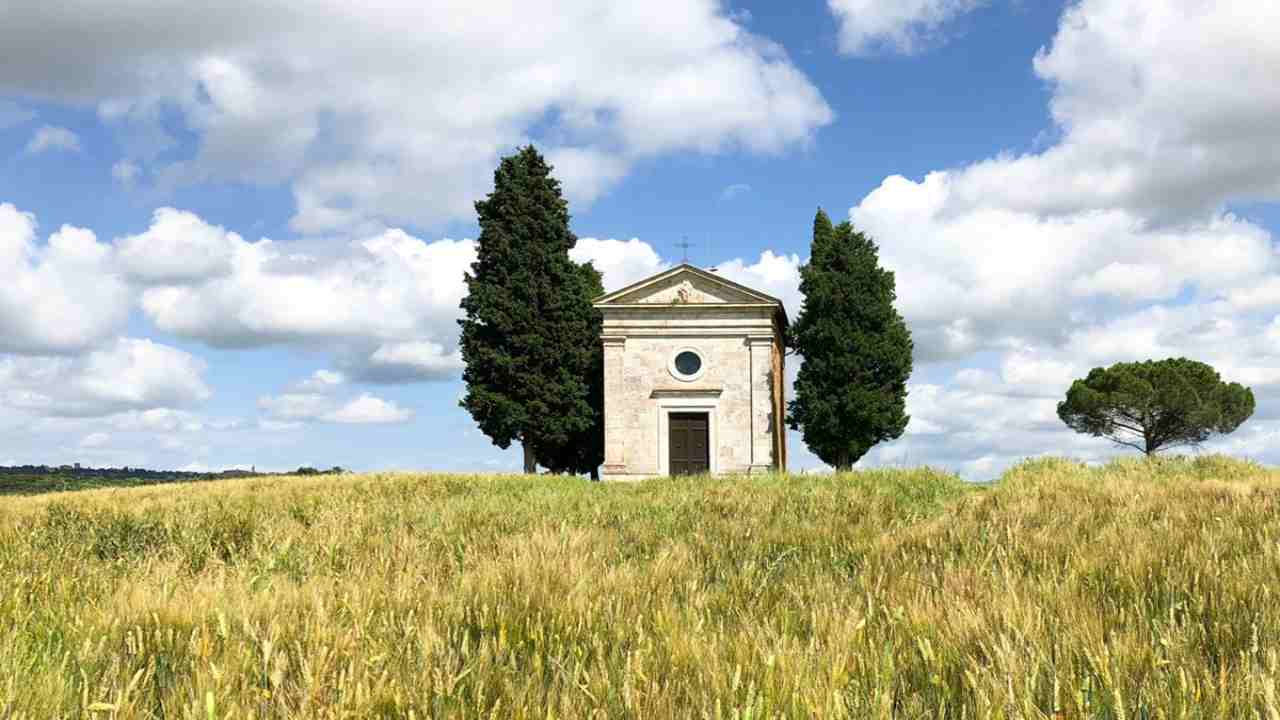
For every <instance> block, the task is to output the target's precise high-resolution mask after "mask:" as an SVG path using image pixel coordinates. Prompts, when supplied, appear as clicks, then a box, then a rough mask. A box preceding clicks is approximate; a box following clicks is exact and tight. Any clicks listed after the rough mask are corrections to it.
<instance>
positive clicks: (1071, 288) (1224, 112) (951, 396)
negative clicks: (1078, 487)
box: [850, 0, 1280, 475]
mask: <svg viewBox="0 0 1280 720" xmlns="http://www.w3.org/2000/svg"><path fill="white" fill-rule="evenodd" d="M1278 20H1280V7H1273V6H1272V5H1266V6H1265V8H1264V7H1263V6H1261V5H1259V6H1250V7H1249V9H1248V11H1247V12H1242V11H1241V8H1240V7H1239V6H1238V5H1236V4H1232V3H1196V2H1177V1H1175V0H1165V1H1163V2H1151V1H1149V0H1081V2H1078V3H1073V4H1071V5H1070V6H1069V7H1068V8H1067V9H1066V11H1065V12H1064V15H1063V17H1062V19H1061V22H1060V26H1059V29H1058V33H1057V36H1056V37H1055V38H1054V41H1053V44H1052V46H1051V47H1050V48H1048V49H1046V50H1043V51H1042V52H1041V53H1039V54H1038V56H1037V57H1036V60H1035V70H1036V72H1037V73H1038V74H1039V75H1040V76H1041V77H1042V78H1044V79H1045V80H1046V81H1048V82H1049V83H1050V87H1051V91H1052V100H1051V110H1052V113H1053V118H1054V121H1055V123H1056V124H1057V128H1056V129H1057V130H1058V133H1057V135H1058V136H1059V137H1060V140H1059V141H1058V142H1057V143H1056V144H1054V145H1052V146H1050V147H1048V148H1046V149H1043V150H1041V151H1038V152H1036V153H1030V154H1025V155H1020V156H1013V155H1007V154H1006V155H999V156H997V157H994V158H990V159H987V160H984V161H981V162H976V163H973V164H971V165H969V166H966V167H962V168H958V169H952V170H945V171H938V172H933V173H929V174H928V175H926V176H925V177H924V178H923V179H921V180H919V181H911V180H907V179H905V178H902V177H898V176H894V177H889V178H886V179H885V180H884V182H883V183H881V185H880V187H878V188H877V189H876V190H875V191H873V192H872V193H871V194H869V195H868V196H867V197H865V198H863V199H862V200H861V201H860V202H859V203H858V204H857V205H855V206H854V207H853V208H852V209H851V211H850V217H851V219H852V220H853V221H854V223H855V225H857V226H858V227H859V228H860V229H862V230H865V231H867V232H868V233H870V234H871V235H872V236H873V237H874V238H875V239H876V240H877V241H878V242H879V244H880V246H881V255H882V260H883V262H884V264H885V265H886V266H887V267H889V268H890V269H892V270H894V271H895V272H896V276H897V288H898V297H899V307H900V308H901V309H902V311H903V313H904V315H905V316H906V318H907V320H908V323H909V325H910V326H911V329H912V332H913V335H914V339H915V342H916V348H917V376H918V377H919V374H920V373H921V371H922V370H925V371H927V372H928V373H929V374H930V375H932V376H933V378H935V379H934V380H933V381H932V382H925V381H923V380H918V381H917V382H916V383H913V384H912V386H911V393H912V395H911V398H910V399H909V401H908V406H909V410H910V412H911V414H912V423H911V425H910V426H909V428H908V434H907V437H905V438H904V439H902V440H899V441H898V442H896V443H893V444H890V445H886V446H884V447H882V448H878V449H877V450H876V451H874V452H873V453H872V457H871V458H869V460H870V461H871V462H880V461H894V460H896V459H898V458H902V457H904V456H905V457H910V458H911V460H912V461H914V462H921V461H930V462H939V463H941V464H946V465H950V466H952V467H957V468H964V469H967V470H968V471H971V472H974V473H982V474H988V475H989V474H991V473H994V472H996V471H998V470H999V469H1001V468H1003V467H1004V466H1005V465H1007V464H1008V463H1010V462H1013V461H1014V460H1016V459H1018V458H1020V457H1023V456H1027V455H1036V454H1042V453H1055V454H1071V455H1076V456H1079V457H1084V458H1086V459H1097V458H1100V457H1104V456H1106V455H1109V454H1112V453H1114V452H1117V450H1115V449H1114V448H1112V447H1111V446H1110V445H1109V444H1108V443H1107V442H1106V441H1104V440H1099V439H1094V438H1088V437H1083V436H1079V435H1076V434H1074V433H1072V432H1070V431H1069V430H1068V429H1067V428H1066V427H1065V426H1064V425H1063V424H1062V423H1061V422H1060V421H1058V420H1057V418H1056V417H1055V415H1054V413H1053V408H1054V407H1055V403H1056V402H1057V401H1058V400H1060V399H1061V398H1062V397H1063V395H1064V394H1065V391H1066V388H1067V387H1068V385H1069V384H1070V381H1071V380H1072V379H1074V378H1076V377H1081V376H1083V375H1084V374H1086V373H1087V372H1088V370H1089V369H1090V368H1092V367H1096V366H1105V365H1110V364H1112V363H1115V362H1120V361H1133V360H1142V359H1147V358H1153V359H1159V358H1165V357H1175V356H1187V357H1192V358H1196V359H1199V360H1202V361H1205V362H1208V363H1210V364H1211V365H1213V366H1214V367H1215V368H1217V369H1218V370H1219V371H1220V372H1221V373H1222V375H1223V377H1224V378H1225V379H1227V380H1230V381H1238V382H1242V383H1245V384H1247V385H1251V386H1252V387H1253V390H1254V392H1255V395H1256V396H1257V398H1258V411H1257V414H1256V416H1255V418H1254V419H1253V420H1252V421H1250V423H1249V424H1248V425H1246V426H1245V427H1244V428H1242V429H1241V430H1240V431H1237V433H1236V434H1234V435H1232V436H1229V437H1228V438H1226V439H1223V440H1220V441H1216V442H1215V443H1211V444H1210V446H1209V447H1211V448H1225V449H1235V450H1237V451H1239V452H1244V453H1248V454H1251V455H1252V456H1254V457H1259V458H1261V459H1264V460H1268V461H1270V462H1278V461H1280V442H1277V441H1276V438H1277V437H1280V433H1277V431H1276V428H1277V427H1278V426H1280V423H1277V419H1278V418H1280V411H1278V410H1277V406H1280V370H1276V368H1280V342H1277V341H1276V338H1277V337H1280V331H1277V332H1275V333H1273V332H1272V330H1273V329H1274V328H1277V327H1280V324H1278V323H1280V319H1278V318H1280V254H1278V253H1277V245H1276V239H1275V238H1274V237H1273V235H1272V234H1271V233H1269V232H1267V231H1266V230H1265V229H1264V228H1262V227H1260V226H1258V225H1257V224H1254V223H1252V222H1249V221H1247V220H1244V219H1241V218H1239V217H1236V216H1234V215H1232V214H1231V213H1230V212H1227V211H1226V210H1225V209H1224V204H1225V203H1227V202H1231V201H1241V200H1263V201H1275V200H1280V180H1277V178H1280V149H1278V148H1280V125H1277V124H1276V123H1274V122H1273V121H1272V120H1271V119H1272V118H1274V117H1275V116H1276V115H1277V114H1278V113H1280V89H1278V88H1277V86H1276V85H1275V83H1273V82H1271V81H1270V79H1269V76H1268V75H1267V74H1266V73H1265V72H1263V71H1262V69H1263V68H1267V67H1271V66H1273V65H1276V64H1278V63H1280V46H1278V45H1276V44H1275V43H1274V42H1273V41H1272V38H1271V35H1272V33H1271V32H1270V31H1269V28H1270V27H1271V26H1272V25H1274V24H1275V23H1276V22H1277V21H1278ZM922 361H923V363H922ZM940 372H945V377H946V379H945V382H938V380H937V379H936V378H938V377H939V373H940Z"/></svg>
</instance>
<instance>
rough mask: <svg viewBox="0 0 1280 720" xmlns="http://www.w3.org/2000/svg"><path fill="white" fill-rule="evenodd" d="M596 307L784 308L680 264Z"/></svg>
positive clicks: (761, 295)
mask: <svg viewBox="0 0 1280 720" xmlns="http://www.w3.org/2000/svg"><path fill="white" fill-rule="evenodd" d="M596 304H597V305H650V304H652V305H722V304H730V305H779V306H780V305H781V303H780V302H779V301H778V300H777V299H776V298H773V297H770V296H769V295H766V294H764V293H762V292H758V291H755V290H752V289H751V288H749V287H746V286H745V285H739V284H738V283H735V282H733V281H732V280H727V279H725V278H723V277H720V276H719V275H716V274H715V273H711V272H708V271H706V270H701V269H699V268H695V267H693V266H691V265H678V266H676V267H674V268H671V269H670V270H665V271H663V272H660V273H658V274H657V275H654V276H652V277H649V278H646V279H644V280H641V281H640V282H637V283H633V284H631V285H628V286H627V287H624V288H622V289H620V290H615V291H614V292H611V293H608V294H607V295H605V296H603V297H601V298H599V299H598V300H596Z"/></svg>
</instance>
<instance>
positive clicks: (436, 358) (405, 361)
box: [357, 340, 462, 382]
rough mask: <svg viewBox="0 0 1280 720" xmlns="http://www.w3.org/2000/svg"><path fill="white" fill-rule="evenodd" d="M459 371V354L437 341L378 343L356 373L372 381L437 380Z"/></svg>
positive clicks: (460, 362) (454, 375)
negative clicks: (446, 348)
mask: <svg viewBox="0 0 1280 720" xmlns="http://www.w3.org/2000/svg"><path fill="white" fill-rule="evenodd" d="M461 371H462V353H461V352H460V351H459V350H456V349H455V350H453V351H446V350H445V347H444V346H443V345H441V344H440V343H437V342H429V341H421V340H420V341H416V342H393V343H384V344H382V345H379V346H378V349H377V350H374V351H373V354H372V355H370V356H369V357H368V360H367V361H366V362H364V363H363V364H362V367H360V368H359V369H358V370H357V372H359V373H360V376H361V378H362V379H365V380H371V381H374V382H401V381H407V380H440V379H448V378H453V377H457V376H458V374H459V373H460V372H461Z"/></svg>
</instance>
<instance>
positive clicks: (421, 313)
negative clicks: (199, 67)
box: [122, 210, 475, 380]
mask: <svg viewBox="0 0 1280 720" xmlns="http://www.w3.org/2000/svg"><path fill="white" fill-rule="evenodd" d="M125 243H126V244H125V245H122V257H130V255H129V254H128V253H127V252H125V250H126V249H133V248H135V247H136V249H137V253H138V254H137V257H138V258H139V261H138V262H136V263H134V264H132V265H129V266H128V267H130V268H131V272H133V273H134V274H135V275H136V276H139V277H142V278H145V279H153V280H154V281H156V282H161V280H162V279H163V280H165V281H167V282H168V283H169V284H158V285H155V286H153V287H149V288H147V289H146V290H145V291H144V292H143V293H142V299H141V305H142V309H143V312H144V313H145V315H146V316H147V317H148V318H149V319H150V320H151V321H152V322H154V323H155V324H156V325H157V326H158V327H159V328H161V329H163V330H165V331H168V332H172V333H175V334H178V335H181V336H184V337H189V338H192V339H196V340H200V341H203V342H206V343H208V344H210V345H213V346H217V347H261V346H266V345H273V344H285V343H290V344H297V345H301V346H309V347H313V348H318V347H323V348H325V349H328V350H333V351H334V352H335V353H336V354H337V355H340V356H341V357H340V361H341V362H342V363H343V364H344V367H343V369H344V370H345V371H347V372H350V373H351V374H353V375H357V376H361V377H368V378H372V379H392V380H410V379H434V378H438V377H441V376H444V375H447V374H450V373H451V372H453V371H456V370H457V368H458V367H459V365H458V362H457V357H456V346H457V323H456V320H457V318H458V317H459V315H460V312H461V311H460V309H459V304H460V303H461V301H462V297H463V295H464V294H465V292H466V287H465V284H464V282H463V273H464V272H465V271H466V270H467V269H468V268H469V266H470V264H471V262H473V261H474V259H475V246H474V242H473V241H470V240H448V239H445V240H438V241H435V242H425V241H423V240H420V239H418V238H416V237H413V236H411V235H409V234H407V233H405V232H403V231H401V230H388V231H385V232H382V233H380V234H378V235H375V236H373V237H369V238H366V239H363V240H359V241H355V242H352V243H350V244H347V245H345V246H342V247H338V248H336V249H335V248H331V247H325V246H322V245H320V244H316V243H306V242H301V241H297V242H285V243H279V242H273V241H271V240H265V239H264V240H260V241H257V242H252V243H251V242H247V241H245V240H243V239H242V238H240V237H239V236H238V235H235V234H234V233H228V232H226V231H225V230H223V229H222V228H214V227H210V226H209V225H208V224H206V223H204V222H203V221H201V220H200V219H199V218H197V217H195V216H193V215H189V214H187V213H178V212H176V211H165V210H161V211H159V212H157V214H156V220H155V221H154V222H153V225H152V227H151V229H150V230H148V231H147V232H146V233H144V234H142V235H139V236H136V237H135V238H130V239H128V240H126V241H125ZM193 253H194V254H198V255H199V256H200V257H201V258H204V259H205V260H207V262H202V263H200V264H199V267H198V268H196V267H194V266H192V265H191V264H185V265H184V264H183V263H181V262H180V258H182V257H185V256H188V255H191V254H193ZM169 256H172V257H173V258H174V259H175V261H178V262H175V264H173V265H170V264H169V263H168V262H167V260H166V258H167V257H169ZM143 258H145V260H144V259H143ZM197 269H198V270H199V271H200V272H197V271H196V270H197ZM184 273H185V274H184Z"/></svg>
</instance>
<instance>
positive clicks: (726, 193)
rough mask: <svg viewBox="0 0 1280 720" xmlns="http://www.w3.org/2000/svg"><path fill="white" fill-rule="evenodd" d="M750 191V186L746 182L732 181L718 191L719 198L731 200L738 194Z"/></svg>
mask: <svg viewBox="0 0 1280 720" xmlns="http://www.w3.org/2000/svg"><path fill="white" fill-rule="evenodd" d="M749 192H751V186H750V185H748V184H746V183H734V184H732V185H728V186H726V187H725V189H723V190H721V191H720V199H721V200H732V199H734V198H736V197H738V196H739V195H743V194H745V193H749Z"/></svg>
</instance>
